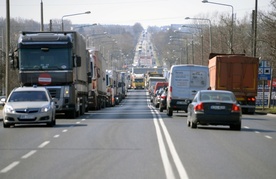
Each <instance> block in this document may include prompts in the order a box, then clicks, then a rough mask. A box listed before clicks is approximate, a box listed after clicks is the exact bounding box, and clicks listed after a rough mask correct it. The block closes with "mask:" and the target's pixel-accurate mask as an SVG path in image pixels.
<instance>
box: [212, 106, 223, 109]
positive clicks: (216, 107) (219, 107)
mask: <svg viewBox="0 0 276 179" xmlns="http://www.w3.org/2000/svg"><path fill="white" fill-rule="evenodd" d="M211 109H215V110H221V109H225V106H211Z"/></svg>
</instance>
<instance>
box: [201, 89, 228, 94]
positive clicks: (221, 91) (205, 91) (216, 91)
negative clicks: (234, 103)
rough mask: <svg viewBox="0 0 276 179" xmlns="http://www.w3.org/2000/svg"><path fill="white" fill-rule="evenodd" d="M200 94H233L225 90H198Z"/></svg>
mask: <svg viewBox="0 0 276 179" xmlns="http://www.w3.org/2000/svg"><path fill="white" fill-rule="evenodd" d="M200 92H203V93H231V94H232V93H233V92H232V91H227V90H200Z"/></svg>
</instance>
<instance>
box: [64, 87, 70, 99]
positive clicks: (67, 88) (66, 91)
mask: <svg viewBox="0 0 276 179" xmlns="http://www.w3.org/2000/svg"><path fill="white" fill-rule="evenodd" d="M63 96H64V97H65V98H68V97H69V86H66V87H65V88H64V94H63Z"/></svg>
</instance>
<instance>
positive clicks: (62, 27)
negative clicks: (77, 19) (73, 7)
mask: <svg viewBox="0 0 276 179" xmlns="http://www.w3.org/2000/svg"><path fill="white" fill-rule="evenodd" d="M90 13H91V12H90V11H86V12H82V13H76V14H68V15H64V16H62V17H61V30H62V31H64V24H63V18H64V17H69V16H77V15H82V14H90Z"/></svg>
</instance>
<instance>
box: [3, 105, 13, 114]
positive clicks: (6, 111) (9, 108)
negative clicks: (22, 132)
mask: <svg viewBox="0 0 276 179" xmlns="http://www.w3.org/2000/svg"><path fill="white" fill-rule="evenodd" d="M4 111H5V113H15V111H14V109H13V107H12V106H10V105H7V104H6V105H5V107H4Z"/></svg>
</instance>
